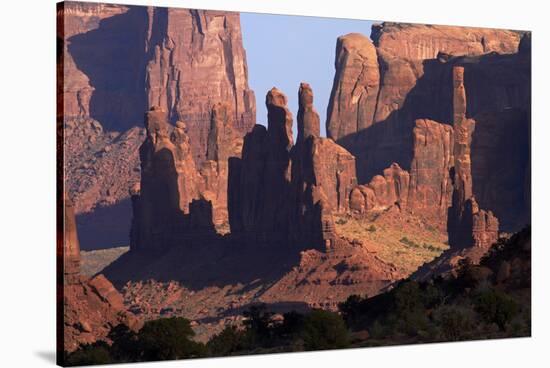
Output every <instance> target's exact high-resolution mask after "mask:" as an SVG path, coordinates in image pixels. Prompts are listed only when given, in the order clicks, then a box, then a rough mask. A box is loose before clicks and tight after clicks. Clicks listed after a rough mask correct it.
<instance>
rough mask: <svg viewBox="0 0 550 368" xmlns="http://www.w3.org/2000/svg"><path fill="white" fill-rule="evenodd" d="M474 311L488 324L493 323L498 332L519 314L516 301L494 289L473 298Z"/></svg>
mask: <svg viewBox="0 0 550 368" xmlns="http://www.w3.org/2000/svg"><path fill="white" fill-rule="evenodd" d="M474 304H475V308H476V311H477V312H478V313H479V314H480V315H481V317H483V319H484V320H485V321H486V322H488V323H495V324H496V325H497V326H498V327H499V328H500V330H502V331H504V330H505V329H506V324H507V323H508V322H510V321H511V320H512V319H513V318H514V317H515V316H517V315H518V313H519V306H518V304H517V303H516V301H515V300H514V299H513V298H512V297H510V296H509V295H507V294H505V293H504V292H502V291H500V290H496V289H487V290H485V291H481V292H479V293H478V294H477V295H476V296H475V297H474Z"/></svg>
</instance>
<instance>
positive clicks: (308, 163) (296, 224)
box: [290, 83, 357, 250]
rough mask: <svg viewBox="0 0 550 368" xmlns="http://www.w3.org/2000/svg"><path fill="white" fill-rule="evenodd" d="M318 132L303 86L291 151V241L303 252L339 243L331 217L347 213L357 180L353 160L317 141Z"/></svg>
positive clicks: (316, 117) (325, 141)
mask: <svg viewBox="0 0 550 368" xmlns="http://www.w3.org/2000/svg"><path fill="white" fill-rule="evenodd" d="M319 129H320V127H319V115H318V114H317V111H316V110H315V108H314V107H313V92H312V90H311V87H310V86H309V84H307V83H302V84H301V85H300V89H299V110H298V141H297V143H296V145H295V146H294V147H293V148H292V151H291V161H292V165H291V166H292V176H291V182H292V183H291V185H292V191H293V193H292V194H293V195H292V196H291V208H292V210H291V217H290V218H291V222H290V227H291V230H290V233H291V238H292V240H291V241H292V242H293V243H294V244H296V245H298V246H299V247H302V248H305V249H307V248H316V249H321V250H328V249H332V248H334V247H335V246H336V245H337V242H338V236H337V234H336V231H335V229H334V223H333V218H332V214H333V212H334V213H337V212H345V211H347V210H349V201H348V198H349V196H350V193H351V190H352V189H353V187H354V186H355V185H356V184H357V178H356V175H355V157H353V155H351V154H350V153H349V152H348V151H346V150H345V149H344V148H343V147H341V146H339V145H338V144H336V143H334V141H333V140H331V139H327V138H320V137H319Z"/></svg>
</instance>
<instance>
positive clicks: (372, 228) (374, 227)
mask: <svg viewBox="0 0 550 368" xmlns="http://www.w3.org/2000/svg"><path fill="white" fill-rule="evenodd" d="M367 231H368V232H370V233H373V232H375V231H376V226H374V225H371V226H369V227H368V228H367Z"/></svg>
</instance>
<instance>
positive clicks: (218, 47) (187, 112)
mask: <svg viewBox="0 0 550 368" xmlns="http://www.w3.org/2000/svg"><path fill="white" fill-rule="evenodd" d="M58 21H59V22H60V23H61V24H62V27H61V29H60V33H59V34H58V37H60V38H62V39H63V44H62V47H63V50H64V51H63V53H64V80H65V81H67V83H65V86H64V89H63V101H64V103H65V109H64V110H65V117H66V118H71V117H76V116H79V117H91V118H93V119H95V120H98V121H100V122H101V124H103V125H104V126H105V127H106V129H107V130H109V131H110V130H117V131H124V130H127V129H128V128H131V127H133V126H140V124H141V112H142V111H147V110H148V109H149V107H152V106H161V107H162V108H163V109H164V110H165V111H167V112H168V118H169V120H170V121H171V122H172V123H175V122H176V121H178V120H184V121H188V122H189V124H190V127H192V131H194V132H197V134H199V132H200V134H199V137H201V138H202V139H193V141H195V142H196V143H195V144H196V145H197V154H198V153H199V152H200V153H201V154H202V158H203V159H204V154H205V152H206V143H207V142H206V139H207V137H208V131H209V128H210V111H211V109H212V106H213V105H214V104H216V103H218V102H227V103H229V105H230V106H231V111H230V113H229V114H230V116H231V121H230V123H231V125H232V126H234V127H235V128H236V129H237V130H238V131H239V132H241V135H244V133H246V132H248V131H249V130H250V129H251V127H252V125H253V124H254V121H255V106H254V93H253V92H252V91H251V90H250V89H249V88H248V76H247V66H246V56H245V51H244V48H243V46H242V36H241V30H240V23H239V14H238V13H231V12H219V11H205V10H188V9H177V8H157V7H143V6H123V5H110V4H92V3H90V4H87V3H78V2H66V3H65V4H64V5H63V6H60V8H59V9H58ZM102 60H109V63H105V62H102ZM193 134H195V133H193ZM193 138H195V137H193ZM199 145H200V146H199ZM199 148H200V149H199Z"/></svg>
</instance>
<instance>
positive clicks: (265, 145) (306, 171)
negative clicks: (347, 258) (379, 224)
mask: <svg viewBox="0 0 550 368" xmlns="http://www.w3.org/2000/svg"><path fill="white" fill-rule="evenodd" d="M266 105H267V109H268V128H267V130H266V129H265V128H264V127H262V126H256V127H255V128H254V129H253V130H252V132H251V133H249V134H248V135H247V136H246V137H245V139H244V146H243V154H242V159H241V160H236V161H234V162H233V163H232V165H231V172H230V175H229V176H230V186H229V197H230V200H229V209H230V216H229V218H230V225H231V232H232V233H233V234H236V235H237V236H239V237H243V238H244V239H248V240H250V239H254V240H256V241H259V242H260V243H275V244H286V245H289V246H293V247H300V248H318V249H327V248H331V247H333V246H334V245H335V244H336V243H337V236H336V234H335V231H334V224H333V220H332V214H333V213H334V212H346V211H348V210H349V196H350V193H351V191H352V189H353V188H354V187H355V186H356V184H357V179H356V175H355V158H354V157H353V155H351V154H350V153H349V152H348V151H346V150H345V149H344V148H342V147H340V146H339V145H337V144H336V143H334V141H332V140H331V139H327V138H321V137H319V130H320V127H319V116H318V114H317V112H316V111H315V108H314V107H313V92H312V91H311V87H310V86H309V85H308V84H307V83H302V84H301V85H300V90H299V111H298V140H297V142H296V144H295V145H294V144H293V138H292V115H291V113H290V111H289V110H288V108H287V99H286V96H285V95H284V94H283V93H282V92H280V91H279V90H277V89H275V88H274V89H272V90H271V91H269V92H268V94H267V97H266Z"/></svg>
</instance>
